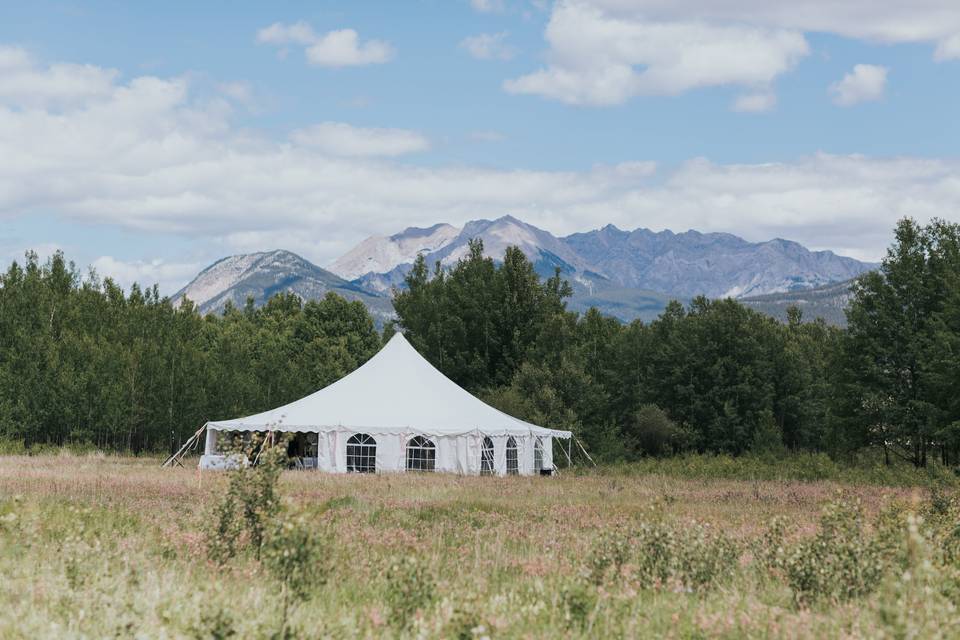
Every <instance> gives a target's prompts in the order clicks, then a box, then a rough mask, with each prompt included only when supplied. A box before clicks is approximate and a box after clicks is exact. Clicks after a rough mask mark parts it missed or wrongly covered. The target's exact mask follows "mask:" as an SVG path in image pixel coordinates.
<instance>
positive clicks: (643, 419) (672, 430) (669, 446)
mask: <svg viewBox="0 0 960 640" xmlns="http://www.w3.org/2000/svg"><path fill="white" fill-rule="evenodd" d="M628 435H630V436H632V437H633V438H634V439H635V440H636V442H637V444H638V445H639V447H640V449H641V450H642V451H643V453H645V454H647V455H651V456H661V455H664V454H668V453H677V452H679V451H681V450H683V449H684V448H686V447H687V446H689V443H688V442H687V439H688V437H689V436H687V437H685V435H686V434H684V432H683V431H682V430H681V429H680V428H679V427H678V426H677V424H676V423H675V422H674V421H673V420H671V419H670V417H669V416H667V414H666V412H665V411H664V410H663V409H661V408H660V407H658V406H657V405H654V404H645V405H643V406H641V407H640V408H639V409H637V412H636V413H635V414H634V416H633V424H632V429H631V430H630V431H629V432H628Z"/></svg>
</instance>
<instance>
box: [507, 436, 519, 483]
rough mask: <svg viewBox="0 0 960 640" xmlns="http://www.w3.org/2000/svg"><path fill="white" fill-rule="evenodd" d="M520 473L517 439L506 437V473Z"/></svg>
mask: <svg viewBox="0 0 960 640" xmlns="http://www.w3.org/2000/svg"><path fill="white" fill-rule="evenodd" d="M519 473H520V464H519V460H518V456H517V441H516V440H514V439H513V436H510V437H509V438H507V475H508V476H515V475H518V474H519Z"/></svg>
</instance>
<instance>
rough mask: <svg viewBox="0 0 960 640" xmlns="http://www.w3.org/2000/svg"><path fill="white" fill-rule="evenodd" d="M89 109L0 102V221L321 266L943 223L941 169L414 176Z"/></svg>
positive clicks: (851, 160) (853, 242) (102, 98)
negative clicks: (408, 236)
mask: <svg viewBox="0 0 960 640" xmlns="http://www.w3.org/2000/svg"><path fill="white" fill-rule="evenodd" d="M47 70H48V67H40V68H38V69H35V71H36V74H37V77H38V78H39V80H38V82H40V83H43V82H48V83H55V82H56V80H55V78H54V76H52V75H49V74H46V71H47ZM5 73H6V72H4V71H0V84H2V83H3V82H4V79H5V78H4V76H5ZM40 89H41V91H47V90H48V89H47V88H45V87H40ZM101 94H102V92H100V93H95V94H88V95H87V97H85V98H77V99H75V100H73V101H71V102H69V103H67V104H57V105H54V106H49V105H38V104H36V103H33V102H30V101H29V99H28V98H27V97H23V98H22V99H19V100H16V99H14V98H11V97H5V98H3V99H0V218H7V219H11V218H14V217H21V216H32V215H40V214H48V213H49V212H55V213H56V215H57V216H58V217H59V218H61V219H65V220H68V221H72V222H74V223H91V224H92V223H100V224H109V225H112V226H115V227H118V228H122V229H128V230H134V231H141V232H148V233H167V234H182V235H183V236H184V237H189V238H194V237H198V236H200V237H203V238H205V239H206V243H207V244H206V246H208V247H213V248H214V249H213V250H215V251H216V253H217V254H219V255H227V254H229V253H232V252H235V251H238V250H242V251H249V250H254V249H273V248H290V249H292V250H295V251H298V252H299V253H301V254H302V255H304V256H305V257H306V258H308V259H311V260H313V261H315V262H317V263H318V264H324V263H327V262H329V261H331V260H333V259H334V258H336V257H337V256H338V255H339V254H340V253H342V252H344V251H345V250H347V249H348V248H349V247H350V246H351V245H352V244H353V243H355V242H357V241H359V240H360V239H362V238H364V237H366V236H369V235H371V234H389V233H394V232H396V231H397V230H398V229H400V228H403V227H406V226H410V225H419V226H426V225H429V224H432V223H435V222H439V221H445V222H450V223H452V224H462V223H463V222H464V221H466V220H469V219H475V218H478V217H496V216H500V215H503V214H504V213H506V212H511V213H513V214H514V215H516V216H518V217H520V218H522V219H525V220H528V221H529V222H531V223H533V224H536V225H538V226H541V227H543V228H545V229H548V230H550V231H552V232H555V233H558V234H566V233H571V232H574V231H582V230H585V229H589V228H593V227H598V226H602V225H604V224H606V223H614V224H616V225H618V226H620V227H622V228H634V227H637V226H641V225H642V226H647V227H651V228H654V229H663V228H670V229H675V230H684V229H687V228H695V229H700V230H703V231H729V232H732V233H738V234H740V235H743V236H745V237H747V238H748V239H753V240H761V239H768V238H770V237H774V236H781V237H787V238H791V239H795V240H798V241H800V242H803V243H805V244H807V245H809V246H811V247H814V248H833V249H837V250H841V251H843V252H845V253H849V254H852V255H856V256H859V257H865V258H873V259H875V258H878V257H880V256H881V255H882V253H883V250H884V248H885V246H886V245H887V244H888V242H889V241H890V230H891V229H892V227H893V225H894V223H895V221H896V220H897V219H898V218H899V217H901V216H904V215H912V216H915V217H917V218H919V219H927V218H929V217H931V216H942V217H950V216H953V217H956V211H960V161H957V160H930V159H921V158H909V157H908V158H887V159H884V158H869V157H862V156H834V155H826V154H816V155H813V156H809V157H804V158H799V159H797V160H795V161H793V162H786V163H772V164H738V165H724V164H716V163H713V162H710V161H708V160H702V159H698V160H691V161H689V162H687V163H685V164H683V165H682V166H680V167H679V168H676V169H671V170H662V169H657V167H656V165H654V164H653V163H649V162H632V163H623V164H620V165H615V166H598V167H595V168H592V169H590V170H585V171H532V170H522V169H516V170H502V169H492V168H482V167H471V166H417V165H412V164H407V163H404V162H401V161H398V160H390V159H384V158H370V157H363V156H356V155H354V156H346V157H344V156H341V155H333V154H332V153H331V151H330V149H323V148H322V147H317V146H305V145H303V144H301V143H299V142H296V141H294V142H282V143H277V142H273V141H271V140H269V139H267V138H265V137H261V136H258V135H257V134H256V132H251V131H250V130H248V129H245V128H241V127H235V126H233V124H232V122H231V112H230V110H229V107H225V106H224V105H223V104H222V103H220V102H216V101H214V102H198V101H197V100H196V99H195V98H194V97H193V92H192V91H191V86H190V83H189V82H187V81H186V80H184V79H182V78H168V79H164V78H156V77H149V76H145V77H139V78H133V79H131V80H129V81H127V82H125V83H120V82H119V81H117V80H116V79H115V80H114V81H113V83H112V84H111V85H110V86H109V87H108V88H107V90H106V94H105V95H101ZM354 129H355V128H350V133H351V134H353V133H355V132H354V131H353V130H354ZM408 133H409V132H408ZM303 135H306V133H304V134H303ZM321 138H322V136H321ZM374 139H376V136H374ZM348 148H349V147H348ZM383 150H384V147H381V148H380V149H379V151H380V152H381V153H382V152H383ZM353 152H354V153H356V149H354V150H353ZM338 153H339V152H338ZM50 240H61V241H62V239H59V238H50ZM118 262H120V261H118ZM99 264H100V265H101V266H105V265H107V264H108V263H107V262H104V261H101V262H100V263H99ZM111 266H112V264H111ZM194 266H199V265H193V266H191V267H190V269H191V272H190V274H189V275H192V269H193V267H194ZM127 269H128V270H129V271H128V272H127V273H128V275H130V276H131V277H133V276H136V278H137V279H142V280H144V281H150V280H151V279H153V280H157V279H161V277H164V278H168V281H169V282H171V283H173V284H176V285H180V284H183V282H179V281H178V282H174V280H176V274H178V273H187V268H186V267H185V266H184V267H182V270H181V271H176V270H175V267H174V266H171V265H170V264H168V263H165V262H164V263H160V264H159V265H157V264H155V263H154V262H153V261H146V262H145V263H144V264H138V263H133V266H130V265H129V264H128V266H127ZM150 269H152V270H153V271H150ZM164 269H166V271H164ZM104 272H105V273H106V269H104ZM155 273H159V274H160V275H152V276H151V275H150V274H155ZM164 273H166V274H168V275H163V274H164ZM138 274H144V275H138ZM173 284H171V286H173ZM165 291H167V292H169V290H165Z"/></svg>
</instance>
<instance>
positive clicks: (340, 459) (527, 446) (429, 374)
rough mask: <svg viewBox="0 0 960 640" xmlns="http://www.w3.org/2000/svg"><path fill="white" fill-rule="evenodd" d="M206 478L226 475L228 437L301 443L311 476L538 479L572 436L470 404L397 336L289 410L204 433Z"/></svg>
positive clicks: (224, 422)
mask: <svg viewBox="0 0 960 640" xmlns="http://www.w3.org/2000/svg"><path fill="white" fill-rule="evenodd" d="M206 429H207V439H206V448H205V454H204V455H203V457H202V458H201V461H200V465H201V467H202V468H205V469H211V468H220V467H223V466H224V465H225V464H226V458H225V457H224V456H223V455H222V454H221V453H220V452H219V451H218V448H217V443H218V434H219V433H221V432H224V431H240V432H253V431H261V432H262V431H282V432H296V433H305V434H307V436H308V442H309V447H308V448H309V451H308V453H307V456H306V457H305V459H304V462H305V465H306V466H308V467H316V468H318V469H322V470H325V471H333V472H347V471H367V472H371V471H375V472H392V471H405V470H410V469H412V470H435V471H447V472H452V473H460V474H480V473H491V474H498V475H503V474H522V475H530V474H538V473H540V472H541V471H543V470H552V468H553V440H552V439H553V438H570V435H571V434H570V432H569V431H558V430H554V429H545V428H543V427H538V426H536V425H534V424H530V423H528V422H524V421H523V420H518V419H517V418H514V417H512V416H509V415H507V414H505V413H503V412H502V411H499V410H497V409H494V408H493V407H491V406H490V405H488V404H486V403H484V402H482V401H481V400H479V399H477V398H475V397H474V396H472V395H470V394H469V393H468V392H467V391H466V390H464V389H463V388H461V387H459V386H458V385H457V384H456V383H454V382H453V381H452V380H450V379H449V378H447V377H446V376H444V375H443V374H442V373H440V372H439V371H438V370H437V369H435V368H434V367H433V366H432V365H431V364H430V363H429V362H427V361H426V359H425V358H424V357H423V356H421V355H420V354H419V353H417V351H416V350H415V349H414V348H413V347H412V346H411V345H410V343H409V342H407V340H406V338H404V337H403V335H402V334H399V333H398V334H396V335H394V336H393V338H391V340H390V341H389V342H388V343H387V345H386V346H385V347H384V348H383V349H381V350H380V352H379V353H377V354H376V355H375V356H374V357H373V358H371V359H370V360H369V361H368V362H367V363H366V364H364V365H363V366H361V367H360V368H358V369H357V370H356V371H354V372H352V373H350V374H349V375H347V376H344V377H343V378H341V379H340V380H338V381H336V382H334V383H333V384H331V385H330V386H328V387H325V388H323V389H321V390H319V391H317V392H316V393H313V394H311V395H309V396H307V397H305V398H301V399H300V400H297V401H295V402H291V403H290V404H288V405H285V406H282V407H279V408H277V409H272V410H270V411H265V412H263V413H258V414H256V415H252V416H247V417H246V418H237V419H235V420H222V421H218V422H208V423H207V424H206Z"/></svg>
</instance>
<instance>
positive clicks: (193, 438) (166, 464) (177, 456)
mask: <svg viewBox="0 0 960 640" xmlns="http://www.w3.org/2000/svg"><path fill="white" fill-rule="evenodd" d="M206 429H207V425H206V423H204V425H203V426H202V427H200V428H199V429H198V430H197V432H196V433H195V434H193V435H192V436H190V438H189V439H188V440H187V441H186V442H184V443H183V446H182V447H180V449H179V450H178V451H177V452H176V453H175V454H173V455H172V456H170V457H169V458H167V459H166V460H164V461H163V464H161V465H160V468H161V469H162V468H164V467H171V466H173V465H174V464H180V458H182V457H183V455H184V454H185V453H186V452H187V449H188V448H189V447H191V445H194V444H196V442H197V439H198V438H199V437H200V434H201V433H203V432H204V431H205V430H206ZM180 466H183V465H180Z"/></svg>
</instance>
